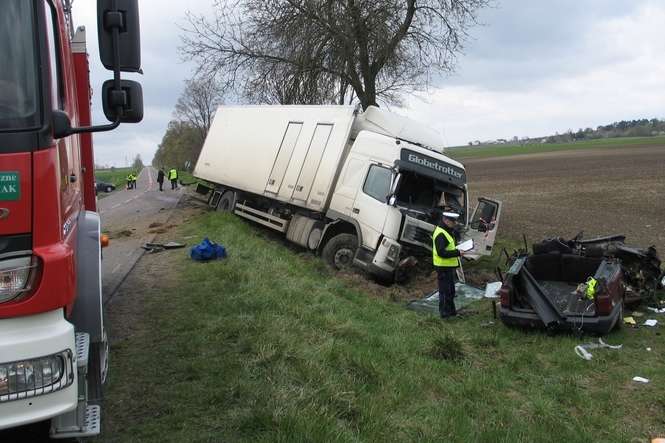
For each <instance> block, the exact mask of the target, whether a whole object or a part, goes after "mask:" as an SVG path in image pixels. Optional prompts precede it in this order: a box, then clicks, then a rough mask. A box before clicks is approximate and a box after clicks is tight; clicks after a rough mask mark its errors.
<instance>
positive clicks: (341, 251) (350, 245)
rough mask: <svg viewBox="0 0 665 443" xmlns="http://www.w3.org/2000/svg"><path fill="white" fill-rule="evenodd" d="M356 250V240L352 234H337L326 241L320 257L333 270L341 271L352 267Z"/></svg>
mask: <svg viewBox="0 0 665 443" xmlns="http://www.w3.org/2000/svg"><path fill="white" fill-rule="evenodd" d="M357 249H358V238H357V237H356V236H355V235H353V234H338V235H336V236H334V237H333V238H331V239H330V240H328V243H326V245H325V246H324V247H323V251H322V252H321V256H322V257H323V260H324V261H325V262H326V263H327V264H328V265H329V266H331V267H332V268H333V269H337V270H343V269H349V268H351V266H353V258H354V257H355V256H356V250H357Z"/></svg>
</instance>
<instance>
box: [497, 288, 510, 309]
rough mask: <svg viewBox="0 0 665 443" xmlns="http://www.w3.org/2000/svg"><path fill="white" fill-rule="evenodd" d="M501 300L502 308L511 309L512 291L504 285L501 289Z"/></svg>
mask: <svg viewBox="0 0 665 443" xmlns="http://www.w3.org/2000/svg"><path fill="white" fill-rule="evenodd" d="M499 298H500V299H501V306H502V307H504V308H509V307H510V289H509V288H508V286H506V285H503V286H501V289H499Z"/></svg>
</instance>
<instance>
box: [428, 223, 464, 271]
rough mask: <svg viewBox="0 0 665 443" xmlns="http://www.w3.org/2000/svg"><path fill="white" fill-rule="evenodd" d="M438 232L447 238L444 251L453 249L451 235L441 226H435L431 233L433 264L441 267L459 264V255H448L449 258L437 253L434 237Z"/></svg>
mask: <svg viewBox="0 0 665 443" xmlns="http://www.w3.org/2000/svg"><path fill="white" fill-rule="evenodd" d="M439 234H443V235H445V236H446V240H448V245H447V246H446V251H454V250H455V239H454V238H453V236H452V235H450V234H448V231H446V230H445V229H443V228H442V227H440V226H437V227H436V229H435V230H434V233H433V234H432V262H433V263H434V266H440V267H443V268H457V267H458V266H459V257H450V258H443V257H439V253H438V252H437V250H436V237H437V236H438V235H439Z"/></svg>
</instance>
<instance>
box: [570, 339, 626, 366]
mask: <svg viewBox="0 0 665 443" xmlns="http://www.w3.org/2000/svg"><path fill="white" fill-rule="evenodd" d="M622 347H623V345H608V344H607V343H605V342H604V341H603V339H602V338H599V339H598V343H585V344H583V345H577V346H575V354H577V355H578V356H579V357H580V358H583V359H584V360H587V361H588V360H591V359H592V358H593V354H591V352H589V350H590V349H600V348H607V349H615V350H617V349H621V348H622Z"/></svg>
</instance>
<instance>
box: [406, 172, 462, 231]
mask: <svg viewBox="0 0 665 443" xmlns="http://www.w3.org/2000/svg"><path fill="white" fill-rule="evenodd" d="M395 197H396V200H397V205H398V206H402V207H406V208H408V209H412V210H415V211H418V212H422V213H423V215H425V214H428V213H429V211H430V210H431V209H432V208H437V207H438V208H442V207H450V208H453V209H454V210H456V211H458V212H459V213H460V215H461V219H462V220H465V219H466V212H465V207H464V202H465V198H464V190H463V189H461V188H458V187H457V186H454V185H452V184H450V183H444V182H441V181H438V180H434V179H433V178H431V177H428V176H425V175H420V174H416V173H414V172H411V171H401V179H400V183H399V186H398V187H397V191H396V193H395Z"/></svg>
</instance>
